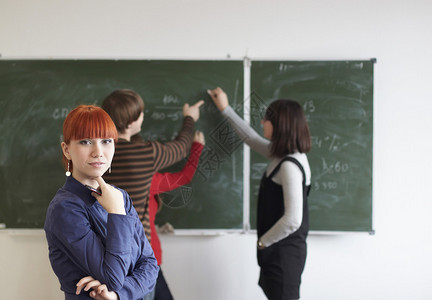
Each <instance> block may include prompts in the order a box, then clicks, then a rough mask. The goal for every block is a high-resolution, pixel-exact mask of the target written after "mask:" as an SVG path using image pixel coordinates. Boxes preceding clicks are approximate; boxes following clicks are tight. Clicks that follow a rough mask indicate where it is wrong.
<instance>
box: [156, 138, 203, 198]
mask: <svg viewBox="0 0 432 300" xmlns="http://www.w3.org/2000/svg"><path fill="white" fill-rule="evenodd" d="M203 148H204V135H203V134H202V132H199V131H197V132H195V136H194V142H193V144H192V148H191V150H190V154H189V158H188V161H187V163H186V164H185V166H184V167H183V169H182V170H181V171H180V172H177V173H169V172H166V173H155V174H154V176H153V179H152V183H151V187H150V193H151V194H153V195H157V194H160V193H164V192H168V191H171V190H173V189H176V188H179V187H181V186H183V185H185V184H188V183H189V182H191V180H192V178H193V176H194V174H195V171H196V169H197V167H198V162H199V158H200V156H201V153H202V150H203Z"/></svg>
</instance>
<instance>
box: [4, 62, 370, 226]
mask: <svg viewBox="0 0 432 300" xmlns="http://www.w3.org/2000/svg"><path fill="white" fill-rule="evenodd" d="M11 61H12V60H4V59H3V60H0V66H1V64H2V63H5V62H11ZM15 61H16V62H27V63H31V62H32V61H39V62H40V61H50V62H59V61H62V60H15ZM67 61H72V60H67ZM82 61H86V60H82ZM105 61H110V62H114V60H105ZM143 61H148V60H143ZM150 61H152V62H156V63H157V62H161V63H167V62H172V63H177V62H179V61H177V60H150ZM271 61H276V62H279V63H290V62H299V61H290V60H259V61H258V60H257V61H255V60H250V59H249V58H245V59H244V60H243V61H240V60H212V61H211V62H214V63H224V62H235V63H237V64H241V65H242V72H243V75H242V76H243V78H244V81H245V82H242V83H241V84H242V85H243V86H242V95H243V97H244V99H245V102H246V100H247V98H249V100H250V99H251V98H252V97H254V94H253V92H251V90H254V88H253V86H252V87H251V83H250V82H246V81H247V80H250V78H251V68H253V66H254V65H255V64H257V63H258V62H271ZM359 61H360V60H359ZM120 62H122V61H120ZM131 62H133V61H131ZM182 62H185V63H188V62H191V63H192V62H195V63H196V62H200V60H183V61H182ZM204 62H209V61H204ZM301 62H304V63H307V62H311V61H301ZM319 62H322V63H328V62H330V61H319ZM333 62H341V61H333ZM345 62H347V63H348V62H355V61H345ZM361 62H372V64H374V63H376V60H375V59H371V60H369V61H366V60H362V61H361ZM251 66H252V67H251ZM0 74H1V72H0ZM1 81H2V80H1V78H0V89H1ZM371 82H372V83H371V84H372V90H373V70H372V75H371ZM211 84H213V86H210V85H211ZM211 84H209V86H208V88H212V87H214V86H216V85H220V86H222V87H223V88H226V86H224V84H223V83H215V82H212V83H211ZM197 94H199V95H200V97H206V96H205V93H203V92H202V91H201V92H199V93H197ZM246 95H249V96H246ZM256 95H257V94H255V96H256ZM229 96H230V97H231V96H232V93H231V94H229ZM0 101H1V99H0ZM92 101H93V103H96V104H98V101H100V99H99V100H94V98H93V100H92ZM92 101H90V100H87V102H92ZM208 101H210V100H209V98H206V102H207V104H206V105H207V109H208V110H209V112H210V113H215V112H216V111H215V110H212V109H213V108H211V105H210V104H208ZM371 101H372V103H371V105H372V108H373V95H372V100H371ZM89 104H90V103H89ZM36 108H37V107H36ZM244 109H245V111H246V110H247V109H248V108H247V106H245V108H244ZM372 112H373V111H372ZM240 113H241V111H240ZM59 114H62V115H64V114H65V112H64V111H63V112H62V111H60V112H59ZM372 120H373V116H372ZM221 122H222V121H221ZM371 134H372V136H371V138H372V137H373V128H372V133H371ZM59 138H60V137H59ZM370 150H371V152H373V150H372V147H371V149H370ZM46 155H53V153H52V152H50V153H46ZM244 155H245V156H246V157H248V153H247V148H246V150H245V152H244ZM371 159H372V158H371ZM55 168H56V169H57V170H58V171H60V172H62V171H61V166H60V165H59V164H56V166H55ZM176 168H177V169H178V168H180V165H179V166H177V167H174V168H173V169H172V170H176ZM371 168H372V161H371ZM246 169H248V168H246V167H244V170H246ZM249 170H250V169H249ZM24 171H26V172H33V171H34V167H32V166H29V168H28V169H27V170H24ZM370 172H371V173H370V174H371V178H370V181H371V187H370V192H371V198H370V203H371V210H370V214H369V215H368V220H370V224H369V225H368V227H367V228H362V229H361V230H358V229H354V230H353V229H351V228H342V229H338V228H331V229H328V228H324V229H322V228H312V231H313V232H331V233H335V232H369V233H373V232H374V226H373V199H372V169H371V170H370ZM249 174H250V173H249ZM249 174H247V173H245V175H244V178H249ZM312 176H313V174H312ZM0 179H1V178H0ZM245 181H249V180H245ZM245 186H248V184H246V185H245ZM253 196H254V195H253V193H252V192H250V191H248V192H244V194H243V197H242V198H243V199H240V200H239V201H240V202H241V203H242V206H243V211H242V212H241V213H242V216H243V217H242V220H241V222H240V223H238V225H236V226H235V227H234V228H233V227H230V228H223V226H221V227H218V228H206V227H207V226H204V227H203V226H201V227H196V228H190V227H187V228H182V227H178V230H176V232H177V233H178V234H219V233H226V232H254V230H253V228H254V226H253V221H252V222H251V220H250V216H253V214H250V212H251V211H250V210H249V209H254V208H253V205H251V203H253V200H252V197H253ZM0 201H2V200H1V199H0ZM245 210H247V211H245ZM251 223H252V230H251V229H250V228H251ZM209 227H211V226H209ZM2 228H3V229H5V228H7V229H9V228H11V230H14V229H19V228H23V229H26V228H41V223H40V224H39V225H38V226H36V227H31V226H30V227H29V226H24V227H19V226H18V227H16V226H12V227H9V226H7V225H6V224H4V223H2V221H1V220H0V229H2Z"/></svg>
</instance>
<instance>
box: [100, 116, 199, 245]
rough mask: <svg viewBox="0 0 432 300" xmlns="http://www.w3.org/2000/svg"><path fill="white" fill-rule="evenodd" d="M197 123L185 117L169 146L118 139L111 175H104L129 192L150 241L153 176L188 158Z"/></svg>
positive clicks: (108, 180)
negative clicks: (150, 192)
mask: <svg viewBox="0 0 432 300" xmlns="http://www.w3.org/2000/svg"><path fill="white" fill-rule="evenodd" d="M194 124H195V123H194V121H193V119H192V118H191V117H185V118H184V119H183V127H182V129H181V131H180V132H179V134H178V135H177V137H176V138H175V139H174V140H173V141H170V142H167V143H160V142H157V141H147V142H138V143H134V142H128V141H126V140H123V139H119V141H118V142H117V144H116V149H115V154H114V158H113V160H112V164H111V173H105V175H104V176H103V178H104V180H105V181H106V182H108V183H110V184H112V185H115V186H117V187H119V188H122V189H124V190H125V191H127V192H128V194H129V195H130V197H131V199H132V201H133V205H134V207H135V209H136V211H137V213H138V216H139V217H140V220H141V222H142V224H143V226H144V231H145V234H146V236H147V239H148V240H149V241H150V240H151V235H150V234H151V229H150V221H149V203H148V200H149V189H150V184H151V181H152V177H153V174H154V173H155V172H157V171H158V170H160V169H163V168H166V167H169V166H171V165H173V164H174V163H176V162H178V161H180V160H181V159H183V158H185V157H186V156H187V154H188V153H189V149H190V147H191V144H192V140H193V131H194Z"/></svg>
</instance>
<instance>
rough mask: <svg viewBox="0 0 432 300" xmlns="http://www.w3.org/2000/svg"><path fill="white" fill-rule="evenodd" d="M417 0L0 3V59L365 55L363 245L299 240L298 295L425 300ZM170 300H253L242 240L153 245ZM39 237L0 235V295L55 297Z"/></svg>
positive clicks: (427, 120)
mask: <svg viewBox="0 0 432 300" xmlns="http://www.w3.org/2000/svg"><path fill="white" fill-rule="evenodd" d="M431 15H432V2H430V0H409V1H408V0H381V1H375V0H374V1H371V0H364V1H355V0H345V1H336V0H321V1H312V0H301V1H300V0H274V1H272V0H270V1H266V2H264V1H259V0H248V1H243V0H242V1H234V0H230V1H228V0H219V1H214V0H213V1H210V0H208V1H202V0H200V1H199V0H159V1H148V0H124V1H113V0H74V1H66V0H57V1H54V0H39V1H33V0H18V1H17V0H1V1H0V53H1V55H2V57H3V58H6V59H7V58H51V57H54V58H143V59H145V58H174V59H176V58H184V59H194V58H215V59H223V58H226V57H227V55H230V56H231V57H232V58H236V59H240V58H242V57H243V56H244V55H248V56H249V57H251V58H252V59H271V58H274V59H287V60H295V59H314V60H317V59H368V58H372V57H376V58H377V59H378V63H377V64H376V68H375V105H374V122H375V123H374V193H373V194H374V209H375V210H374V213H375V221H376V222H375V229H376V235H375V236H368V235H366V234H364V235H363V234H360V235H332V236H316V235H313V236H310V238H309V256H308V260H307V265H306V270H305V272H304V276H303V285H302V299H305V300H316V299H318V300H327V299H329V300H330V299H331V300H346V299H350V300H351V299H354V300H356V299H392V300H399V299H401V300H402V299H404V300H405V299H416V300H418V299H430V297H431V296H430V294H431V292H432V288H431V284H430V279H431V278H432V259H431V258H430V255H431V253H432V221H431V220H432V213H431V212H432V210H431V209H432V204H431V203H432V201H431V200H432V199H431V196H430V194H431V193H430V191H429V189H428V187H429V186H430V185H429V184H430V179H431V177H430V169H431V167H432V160H431V158H430V148H431V146H432V142H431V139H430V136H431V133H430V130H431V129H432V122H431V119H432V118H431V116H430V114H431V112H432V99H431V98H432V90H431V89H430V88H429V86H430V84H431V83H430V82H431V81H432V80H431V79H432V76H431V70H432V55H431V54H432V39H431V28H432V18H431ZM162 242H163V247H164V250H165V252H164V254H165V256H164V259H165V261H164V265H163V269H164V271H165V273H166V277H167V280H168V281H169V284H170V286H171V288H172V290H173V292H174V295H175V296H177V297H176V298H177V299H180V300H183V299H185V300H186V299H188V300H189V299H192V300H195V299H197V300H200V299H215V300H220V299H246V300H249V299H252V300H255V299H256V300H259V299H264V297H263V294H262V292H261V291H260V289H259V288H258V287H257V284H256V282H257V278H258V268H257V266H256V260H255V250H254V246H255V237H254V236H253V235H226V236H218V237H179V236H175V237H163V238H162ZM61 295H62V294H61V293H60V292H59V291H58V283H57V280H56V278H55V276H54V275H53V273H52V272H51V269H50V266H49V263H48V259H47V249H46V244H45V238H44V235H43V233H42V232H37V233H36V234H29V235H27V236H22V235H16V234H12V233H8V232H0V298H1V299H48V300H49V299H61V297H62V296H61Z"/></svg>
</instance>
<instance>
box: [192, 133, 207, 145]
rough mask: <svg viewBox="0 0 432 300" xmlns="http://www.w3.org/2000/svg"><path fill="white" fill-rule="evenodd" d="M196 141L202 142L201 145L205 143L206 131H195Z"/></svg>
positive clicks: (194, 139)
mask: <svg viewBox="0 0 432 300" xmlns="http://www.w3.org/2000/svg"><path fill="white" fill-rule="evenodd" d="M193 141H194V142H197V143H200V144H201V145H203V146H204V145H205V139H204V133H202V132H201V131H198V130H197V131H195V134H194V138H193Z"/></svg>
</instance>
